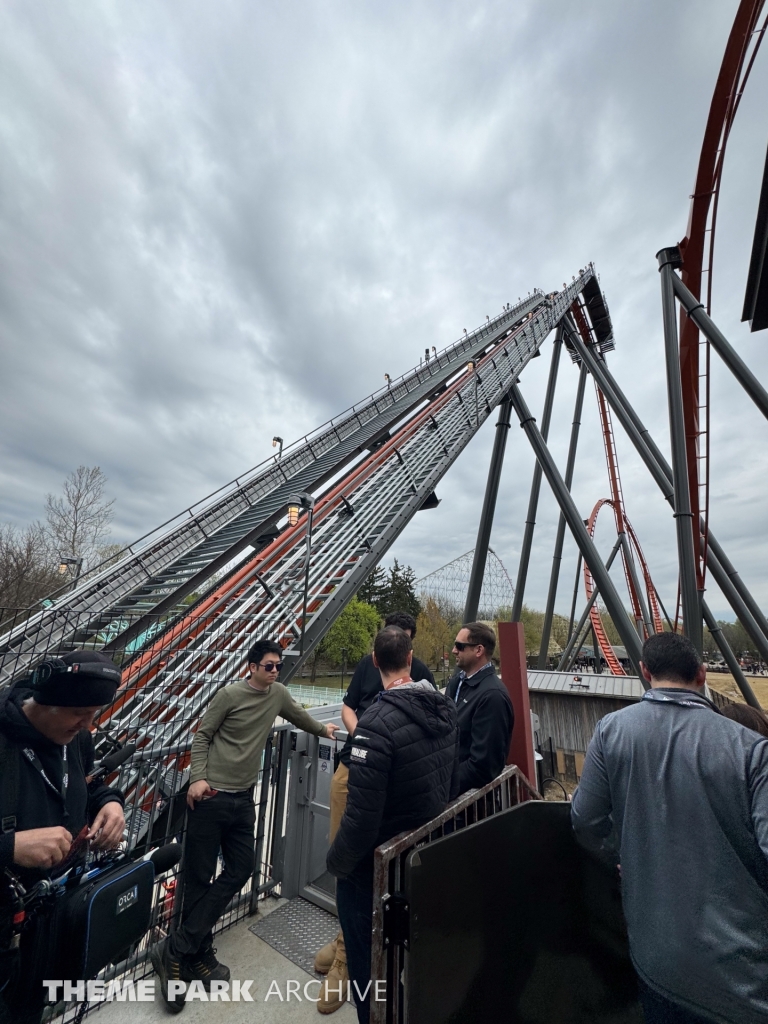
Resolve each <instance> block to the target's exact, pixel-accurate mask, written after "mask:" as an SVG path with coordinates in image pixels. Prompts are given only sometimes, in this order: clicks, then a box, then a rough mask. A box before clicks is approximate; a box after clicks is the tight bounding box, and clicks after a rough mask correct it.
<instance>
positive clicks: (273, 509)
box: [0, 292, 543, 683]
mask: <svg viewBox="0 0 768 1024" xmlns="http://www.w3.org/2000/svg"><path fill="white" fill-rule="evenodd" d="M542 302H543V296H542V294H541V293H540V292H535V293H534V294H533V295H532V296H531V297H529V298H526V300H525V301H523V302H521V303H519V304H518V305H517V306H515V307H513V308H511V309H509V310H506V311H504V312H503V313H502V314H500V315H499V316H497V317H495V318H493V319H492V320H489V321H488V322H486V324H484V325H482V326H481V327H479V328H478V329H477V330H476V331H474V332H472V333H471V334H468V335H466V336H465V337H464V338H462V339H460V340H459V341H458V342H456V343H454V344H453V345H451V346H449V347H448V348H446V349H445V350H444V351H442V352H440V353H438V354H437V356H436V357H434V358H433V359H431V360H430V362H429V363H427V364H424V365H423V366H421V367H418V368H416V369H414V370H412V371H410V372H409V373H407V374H404V375H403V376H402V377H400V378H398V379H397V380H395V381H392V382H390V385H389V386H388V387H386V388H383V389H380V390H379V391H378V392H376V393H374V394H373V395H371V396H370V397H369V398H368V399H366V400H364V401H363V402H361V403H358V404H357V405H356V406H353V407H352V409H350V410H347V411H346V412H345V413H343V414H341V416H339V417H336V418H334V419H333V420H331V421H329V423H328V424H326V425H324V426H323V427H322V428H320V429H319V430H318V431H316V432H315V433H314V434H312V435H308V436H307V437H306V438H304V439H302V442H298V443H296V444H295V445H292V446H291V447H290V448H289V449H286V451H285V452H284V453H283V457H282V459H281V460H280V461H275V460H272V459H270V460H269V461H268V462H267V463H264V464H262V465H261V466H260V467H256V469H255V470H253V471H250V472H249V473H248V474H246V475H245V479H244V478H242V477H241V478H238V479H237V480H236V481H234V482H233V483H232V484H230V485H227V487H225V488H223V489H221V490H220V491H218V492H215V494H214V495H213V496H212V497H211V499H210V500H209V501H207V500H204V501H203V502H201V503H200V504H199V506H197V508H196V509H195V508H190V509H188V510H187V512H186V513H185V514H184V515H185V516H186V518H184V519H182V521H181V522H180V521H179V517H177V518H176V519H175V520H172V521H171V522H170V524H164V527H161V528H159V529H158V530H157V531H154V532H153V533H151V534H148V535H147V536H146V537H145V538H143V539H142V541H141V542H137V544H136V545H132V546H131V547H130V548H129V549H126V553H125V554H124V557H123V558H121V559H120V561H119V562H118V563H117V564H115V565H111V566H108V567H106V568H105V569H104V570H103V571H102V572H100V573H99V572H95V573H94V574H93V575H91V576H90V577H89V578H88V579H86V580H85V581H84V582H83V583H82V584H81V585H80V586H79V587H77V588H76V589H75V590H73V591H71V592H68V593H65V594H62V595H61V596H59V597H58V599H57V600H56V601H55V604H54V606H53V607H52V608H46V609H44V610H42V611H40V612H38V613H37V614H36V615H32V616H30V617H29V618H28V619H27V620H26V621H25V622H24V623H23V624H22V625H21V626H19V627H18V628H16V629H14V630H12V631H11V632H10V633H9V634H7V635H6V636H4V637H2V638H0V683H2V682H7V681H8V679H9V678H10V677H9V675H8V668H7V666H8V664H12V665H14V666H15V667H20V668H23V667H25V666H28V665H29V664H31V663H33V662H34V660H35V658H37V657H38V656H39V655H40V654H41V653H42V649H50V647H51V645H52V644H53V643H54V641H55V639H58V642H59V643H67V642H69V641H70V640H72V639H74V635H73V633H72V628H71V627H72V623H73V622H77V626H78V629H79V630H80V636H79V641H80V642H82V641H83V640H84V639H87V638H88V637H89V636H91V635H93V634H95V633H97V632H98V631H100V630H103V629H104V628H105V627H107V626H108V625H109V623H110V622H114V621H119V620H120V619H121V617H122V616H123V615H124V613H126V612H129V611H133V610H140V611H144V612H148V611H150V610H152V611H155V612H159V611H163V612H165V611H168V612H169V613H171V614H178V612H179V610H180V607H181V606H180V601H181V598H182V597H183V596H185V595H186V594H188V593H189V592H191V591H192V590H194V588H195V586H196V585H198V584H199V583H200V582H201V580H203V579H206V578H208V577H210V575H212V574H213V573H214V572H215V571H216V570H217V569H218V568H221V567H222V566H223V565H225V564H227V563H228V562H231V561H232V559H233V558H234V557H236V555H237V554H238V553H239V552H240V551H243V550H244V549H246V548H247V547H248V546H249V545H251V544H255V545H257V546H261V545H260V544H259V539H260V536H261V537H262V543H263V542H265V541H266V540H267V539H269V535H268V534H267V537H263V534H264V532H265V531H266V530H268V528H269V526H270V524H274V522H275V521H276V520H277V518H279V516H280V514H281V512H282V511H283V509H284V508H285V506H286V504H287V499H288V497H289V495H290V494H291V493H293V492H295V491H297V490H313V489H316V488H317V487H319V486H322V485H323V484H324V483H326V482H327V481H328V480H330V479H331V478H332V477H333V476H334V475H336V474H337V473H338V472H339V471H340V470H342V469H343V467H344V466H345V465H347V464H349V463H350V462H351V461H353V460H355V459H357V458H359V457H360V453H361V452H364V451H365V450H366V448H367V447H368V446H369V445H371V443H372V442H373V441H375V440H376V439H377V438H379V437H381V436H382V435H386V433H387V431H388V429H389V428H390V427H391V426H392V425H393V424H395V423H397V422H398V421H400V420H402V418H403V417H404V416H406V415H408V414H409V413H412V412H413V410H414V409H415V408H418V407H419V406H422V405H424V403H426V402H428V401H429V400H430V399H431V398H432V397H433V396H434V394H435V393H436V392H439V391H440V390H441V389H442V388H444V387H445V386H446V384H447V382H448V381H450V380H451V378H453V377H454V376H455V375H456V374H457V373H458V372H460V370H461V368H462V367H463V366H464V365H465V364H466V362H467V360H469V359H477V358H478V357H479V355H481V354H482V352H483V351H484V349H485V348H486V347H488V346H489V345H491V344H494V343H495V342H497V341H498V340H499V339H500V338H501V337H503V336H504V334H505V333H506V332H507V331H508V330H510V328H511V327H514V326H515V325H516V324H518V323H519V322H520V321H521V320H522V319H524V318H525V317H527V316H528V315H530V313H531V312H532V311H533V310H535V309H537V308H540V307H541V304H542ZM164 528H165V530H166V532H164V533H163V529H164ZM62 609H66V610H68V611H70V612H72V613H73V614H72V615H71V616H66V615H64V616H63V615H61V614H60V613H61V610H62ZM87 615H90V616H91V617H92V621H91V622H90V623H86V616H87ZM53 622H56V624H57V627H58V636H57V637H56V638H54V636H53V635H52V623H53ZM134 625H135V626H137V623H136V621H135V620H134ZM14 670H15V669H14Z"/></svg>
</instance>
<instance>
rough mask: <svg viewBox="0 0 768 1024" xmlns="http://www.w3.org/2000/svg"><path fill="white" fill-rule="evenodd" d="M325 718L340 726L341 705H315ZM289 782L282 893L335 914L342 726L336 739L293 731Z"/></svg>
mask: <svg viewBox="0 0 768 1024" xmlns="http://www.w3.org/2000/svg"><path fill="white" fill-rule="evenodd" d="M312 715H313V717H314V718H317V719H318V720H319V721H321V722H333V723H334V724H337V725H339V726H341V705H340V704H332V705H327V706H325V707H321V708H313V709H312ZM294 737H295V748H294V749H293V750H292V752H291V776H290V777H291V781H290V787H289V790H288V807H287V815H288V819H287V823H286V836H285V862H284V867H283V881H282V895H283V896H287V897H289V898H291V897H293V896H302V897H303V898H304V899H305V900H308V901H309V902H310V903H314V904H315V905H316V906H318V907H322V909H323V910H328V911H330V912H331V913H332V914H335V913H336V879H335V878H334V877H333V876H332V875H330V874H329V873H328V871H327V870H326V867H325V858H326V855H327V853H328V845H329V843H328V831H329V826H330V808H331V779H332V778H333V773H334V770H335V768H336V764H337V755H338V753H339V751H340V750H341V748H342V746H343V745H344V741H345V740H346V738H347V734H346V732H342V731H341V729H340V731H339V732H338V733H337V737H338V738H336V739H334V740H329V739H325V738H323V737H318V736H312V735H310V734H309V733H305V732H296V733H294Z"/></svg>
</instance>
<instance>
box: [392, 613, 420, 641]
mask: <svg viewBox="0 0 768 1024" xmlns="http://www.w3.org/2000/svg"><path fill="white" fill-rule="evenodd" d="M387 626H399V627H400V629H410V631H411V640H413V638H414V637H415V636H416V619H414V617H413V616H412V615H409V614H408V612H390V613H389V615H388V616H387V617H386V619H384V628H385V629H386V628H387Z"/></svg>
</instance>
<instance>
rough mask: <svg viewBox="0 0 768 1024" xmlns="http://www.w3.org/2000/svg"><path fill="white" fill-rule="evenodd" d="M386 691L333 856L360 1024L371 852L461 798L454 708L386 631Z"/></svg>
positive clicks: (372, 716)
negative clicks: (417, 676)
mask: <svg viewBox="0 0 768 1024" xmlns="http://www.w3.org/2000/svg"><path fill="white" fill-rule="evenodd" d="M373 657H374V662H375V664H376V665H377V666H378V668H379V671H380V672H381V681H382V684H383V685H384V691H383V692H382V693H380V694H379V696H378V699H377V700H376V702H375V703H374V704H372V705H371V707H370V708H368V710H367V711H365V712H364V714H363V715H362V716H361V718H360V720H359V722H358V724H357V728H356V729H355V732H354V736H353V738H352V752H351V756H350V765H349V796H348V797H347V806H346V810H345V811H344V817H343V818H342V819H341V825H340V826H339V830H338V832H337V833H336V838H335V839H334V841H333V845H332V846H331V848H330V850H329V851H328V859H327V865H328V870H329V871H330V872H331V874H332V875H335V876H336V877H337V878H338V880H339V881H338V884H337V886H336V905H337V908H338V911H339V920H340V923H341V928H342V931H343V932H344V937H345V940H346V945H347V964H348V967H349V977H350V981H351V983H352V986H353V988H352V992H353V995H354V998H355V1002H356V1004H357V1017H358V1021H359V1022H360V1024H367V1022H368V1019H369V1004H370V987H369V982H370V977H371V919H372V913H373V851H374V850H375V849H376V847H377V846H380V845H381V843H384V842H386V841H387V840H388V839H391V838H392V837H393V836H396V835H397V834H398V833H400V832H407V831H409V830H411V829H414V828H418V827H419V826H420V825H424V824H425V823H426V822H428V821H430V819H432V818H434V817H435V816H436V815H438V814H440V812H441V811H442V810H443V809H444V808H445V806H446V804H447V803H448V802H449V801H450V800H451V799H452V798H453V797H454V796H455V795H456V794H457V793H458V727H457V724H456V708H455V706H454V705H453V704H452V702H451V701H450V700H448V699H447V698H446V697H445V696H443V695H442V694H441V693H438V692H437V691H436V690H435V689H434V687H433V686H432V684H431V683H428V682H418V683H415V682H413V680H412V679H411V677H410V666H411V659H412V657H413V653H412V650H411V640H410V637H409V636H408V635H407V633H404V632H403V630H401V629H398V628H396V627H390V628H388V629H383V630H381V632H380V633H379V634H378V635H377V637H376V640H375V642H374V646H373Z"/></svg>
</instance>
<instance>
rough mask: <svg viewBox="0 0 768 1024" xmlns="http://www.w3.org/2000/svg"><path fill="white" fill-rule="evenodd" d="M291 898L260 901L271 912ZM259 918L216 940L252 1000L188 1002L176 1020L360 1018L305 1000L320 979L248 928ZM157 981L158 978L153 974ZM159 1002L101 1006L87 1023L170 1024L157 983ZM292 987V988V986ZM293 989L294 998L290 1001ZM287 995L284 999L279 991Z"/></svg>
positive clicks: (258, 1023) (192, 1023)
mask: <svg viewBox="0 0 768 1024" xmlns="http://www.w3.org/2000/svg"><path fill="white" fill-rule="evenodd" d="M286 902H287V901H286V900H282V899H274V898H267V899H266V900H263V901H262V902H261V903H260V905H259V906H260V911H261V912H263V913H264V914H269V913H271V912H272V911H273V910H276V909H277V908H278V907H280V906H282V905H283V904H284V903H286ZM257 920H258V918H256V917H252V918H247V919H246V920H245V921H242V922H241V923H240V924H238V925H236V926H235V927H234V928H231V929H230V930H229V931H227V932H224V933H223V934H222V935H218V936H217V937H216V940H215V942H216V948H217V949H218V953H217V958H218V959H219V960H220V961H221V962H222V963H225V964H227V965H228V966H229V968H230V969H231V971H232V980H233V981H234V980H235V979H237V980H239V981H241V982H245V981H252V984H251V986H250V988H249V989H248V991H249V994H250V995H251V997H252V999H253V1002H247V1001H240V1002H218V1001H217V1002H201V1001H198V1000H196V999H194V1000H191V1001H188V1002H187V1004H186V1006H185V1007H184V1010H183V1011H182V1013H183V1015H179V1014H177V1015H176V1018H177V1019H178V1020H179V1021H180V1022H181V1021H183V1022H184V1024H204V1022H205V1024H241V1022H242V1024H283V1022H285V1024H288V1022H290V1024H319V1022H320V1021H321V1020H329V1021H331V1020H332V1021H333V1022H334V1024H354V1022H355V1021H356V1020H357V1014H356V1013H355V1010H354V1007H352V1006H350V1005H349V1004H346V1005H344V1006H342V1007H341V1009H340V1010H337V1011H336V1013H334V1014H333V1015H332V1016H331V1017H325V1016H321V1014H319V1013H318V1012H317V1008H316V1006H315V1004H314V1003H313V1002H311V1001H310V1000H308V999H307V998H306V996H305V992H304V986H305V985H306V984H307V982H310V981H312V980H315V976H314V975H311V974H307V973H306V972H305V971H303V970H302V969H301V968H300V967H297V966H296V965H295V964H294V963H292V962H291V961H290V960H287V959H286V958H285V957H284V956H283V955H282V954H281V953H278V952H277V950H275V949H273V948H272V947H271V946H269V945H267V943H266V942H264V941H263V939H259V938H257V936H255V935H254V934H253V932H251V931H249V930H248V929H249V925H252V924H254V922H255V921H257ZM152 977H153V978H154V975H153V976H152ZM155 982H156V983H155V989H156V994H155V1000H154V1002H135V1003H127V1002H112V1003H101V1004H100V1006H99V1008H98V1009H97V1010H96V1011H95V1012H94V1013H92V1014H90V1015H89V1017H88V1018H87V1020H91V1021H93V1022H94V1024H145V1022H150V1021H153V1022H165V1024H168V1021H169V1020H170V1019H171V1017H172V1015H171V1014H170V1013H169V1011H168V1010H167V1008H166V1006H165V1003H164V1002H163V999H162V997H161V995H160V988H159V985H158V984H157V981H156V979H155ZM289 982H290V983H292V984H290V986H288V984H287V983H289ZM288 988H290V990H291V992H290V997H289V998H287V992H288ZM278 991H279V992H280V994H281V995H282V1000H281V999H280V997H279V996H278V995H277V992H278ZM307 993H308V994H309V996H311V997H313V998H317V994H318V985H317V984H313V985H310V986H309V988H308V989H307Z"/></svg>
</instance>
